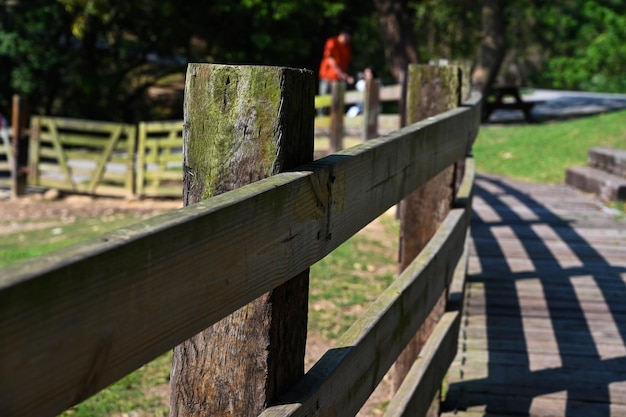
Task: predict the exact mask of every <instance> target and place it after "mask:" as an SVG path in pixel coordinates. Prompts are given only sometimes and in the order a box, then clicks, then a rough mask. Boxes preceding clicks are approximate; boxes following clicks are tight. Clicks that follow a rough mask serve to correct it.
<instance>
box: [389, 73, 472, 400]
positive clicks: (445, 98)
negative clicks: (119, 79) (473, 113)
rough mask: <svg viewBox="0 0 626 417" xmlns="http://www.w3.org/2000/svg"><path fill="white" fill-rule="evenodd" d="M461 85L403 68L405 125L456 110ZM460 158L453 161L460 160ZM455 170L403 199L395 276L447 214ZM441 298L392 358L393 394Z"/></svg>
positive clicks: (438, 312)
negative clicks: (394, 359)
mask: <svg viewBox="0 0 626 417" xmlns="http://www.w3.org/2000/svg"><path fill="white" fill-rule="evenodd" d="M460 102H461V79H460V70H459V69H458V67H436V66H429V65H412V66H410V67H409V80H408V96H407V122H408V123H415V122H417V121H420V120H424V119H427V118H428V117H432V116H434V115H436V114H439V113H441V112H443V111H446V110H450V109H453V108H456V107H457V106H459V104H460ZM464 158H465V155H463V156H462V157H461V158H459V159H464ZM455 173H456V171H455V167H454V165H450V166H448V167H446V168H445V169H444V170H442V171H441V172H439V173H438V174H437V175H436V176H435V177H434V178H432V179H431V180H430V181H428V182H426V183H425V184H424V185H422V186H421V187H420V188H418V189H417V190H415V191H414V192H412V193H411V194H409V195H408V196H407V197H406V198H405V199H404V200H402V203H401V205H400V249H399V268H400V271H402V270H404V268H405V267H406V266H407V265H408V264H409V263H410V262H411V261H412V260H413V259H414V258H415V256H417V254H418V253H419V252H420V251H421V250H422V249H423V248H424V246H426V243H427V242H428V241H429V240H430V239H431V237H432V236H433V234H434V233H435V231H436V230H437V228H438V227H439V225H440V224H441V222H442V221H443V219H444V218H445V217H446V215H447V214H448V212H449V210H450V207H451V204H452V199H453V197H454V188H455V187H454V183H455ZM446 298H447V295H446V294H445V292H444V291H442V293H441V295H440V298H439V303H438V305H437V307H436V308H435V309H434V310H433V312H432V313H431V315H430V317H429V318H428V319H427V320H426V322H425V323H424V326H423V327H422V328H421V329H420V330H419V332H418V333H417V334H416V336H415V338H414V339H413V340H411V342H409V344H408V346H407V347H406V348H405V350H404V352H403V353H402V354H401V355H400V357H399V358H398V361H397V362H396V366H395V371H396V372H395V373H394V386H395V388H396V389H399V387H400V385H401V384H402V380H403V379H404V377H405V375H406V374H407V373H408V372H409V369H410V368H411V366H412V365H413V362H414V361H415V359H416V358H417V355H418V354H419V352H420V350H421V348H422V346H424V343H426V340H427V339H428V337H429V335H430V333H431V332H432V329H433V328H434V326H435V325H436V324H437V322H438V321H439V318H440V317H441V316H442V314H443V312H444V311H445V303H446Z"/></svg>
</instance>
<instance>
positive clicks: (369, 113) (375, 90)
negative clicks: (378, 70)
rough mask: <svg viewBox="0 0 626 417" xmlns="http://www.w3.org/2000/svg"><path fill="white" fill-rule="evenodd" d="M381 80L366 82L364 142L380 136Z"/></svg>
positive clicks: (364, 94) (364, 95)
mask: <svg viewBox="0 0 626 417" xmlns="http://www.w3.org/2000/svg"><path fill="white" fill-rule="evenodd" d="M379 92H380V80H378V79H368V80H366V81H365V91H364V93H363V140H364V141H366V140H368V139H372V138H375V137H376V136H378V113H379V111H378V109H379V107H380V96H379Z"/></svg>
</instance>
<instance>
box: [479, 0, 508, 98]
mask: <svg viewBox="0 0 626 417" xmlns="http://www.w3.org/2000/svg"><path fill="white" fill-rule="evenodd" d="M482 24H483V29H482V40H481V47H480V56H479V58H478V63H477V64H476V68H475V69H474V73H473V74H472V84H473V85H474V88H476V89H477V90H479V91H481V92H482V93H483V94H488V93H489V90H490V89H491V86H492V85H493V84H494V82H495V80H496V77H497V76H498V72H499V71H500V66H501V65H502V60H503V59H504V53H505V48H506V39H505V33H504V31H505V17H504V1H503V0H485V2H484V3H483V8H482Z"/></svg>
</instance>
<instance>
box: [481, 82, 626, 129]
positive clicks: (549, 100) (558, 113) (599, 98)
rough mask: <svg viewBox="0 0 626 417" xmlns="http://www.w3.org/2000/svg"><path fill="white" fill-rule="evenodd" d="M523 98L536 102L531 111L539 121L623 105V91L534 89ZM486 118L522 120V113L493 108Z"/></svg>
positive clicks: (580, 114) (624, 105) (587, 113)
mask: <svg viewBox="0 0 626 417" xmlns="http://www.w3.org/2000/svg"><path fill="white" fill-rule="evenodd" d="M522 100H524V101H537V102H539V104H536V105H535V106H534V107H533V108H532V111H531V114H532V116H533V119H535V120H537V121H539V122H541V121H547V120H555V119H563V118H571V117H581V116H588V115H592V114H598V113H605V112H608V111H614V110H621V109H626V94H608V93H587V92H582V91H563V90H544V89H537V90H532V91H531V92H530V93H529V94H524V96H523V97H522ZM489 121H490V122H493V123H508V122H523V121H524V114H523V113H522V111H521V110H496V111H494V112H493V113H492V115H491V117H490V118H489Z"/></svg>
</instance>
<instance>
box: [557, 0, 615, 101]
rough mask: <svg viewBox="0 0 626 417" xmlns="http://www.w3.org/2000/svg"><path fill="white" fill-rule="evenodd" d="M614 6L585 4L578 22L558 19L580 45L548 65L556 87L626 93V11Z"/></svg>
mask: <svg viewBox="0 0 626 417" xmlns="http://www.w3.org/2000/svg"><path fill="white" fill-rule="evenodd" d="M601 3H607V4H601ZM611 3H613V4H615V3H614V2H595V1H585V2H583V4H582V5H581V6H582V7H581V8H580V9H579V10H578V13H579V15H578V16H577V17H578V18H577V19H574V18H573V16H571V15H570V16H560V20H556V22H555V23H556V25H557V27H563V28H565V29H566V33H572V34H574V38H573V39H574V41H575V42H576V46H574V45H572V46H571V47H569V48H567V52H568V53H566V54H563V55H559V56H555V57H553V58H552V59H551V60H550V61H549V62H548V67H547V73H546V77H548V78H549V79H551V80H552V84H553V86H554V87H555V88H564V89H577V90H578V89H579V90H586V91H609V92H626V73H625V71H624V68H626V43H624V39H626V14H625V12H626V10H625V8H624V7H623V6H621V7H615V8H614V7H613V4H611ZM563 41H564V43H567V42H566V40H565V39H564V40H563ZM570 42H571V41H570ZM564 52H565V51H564Z"/></svg>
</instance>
